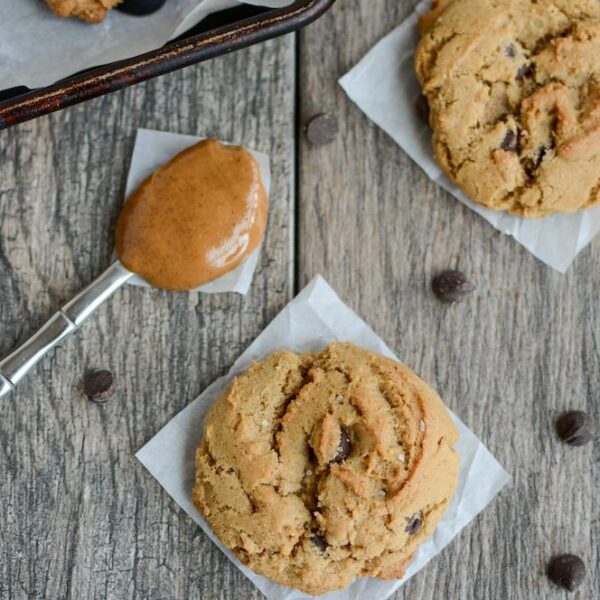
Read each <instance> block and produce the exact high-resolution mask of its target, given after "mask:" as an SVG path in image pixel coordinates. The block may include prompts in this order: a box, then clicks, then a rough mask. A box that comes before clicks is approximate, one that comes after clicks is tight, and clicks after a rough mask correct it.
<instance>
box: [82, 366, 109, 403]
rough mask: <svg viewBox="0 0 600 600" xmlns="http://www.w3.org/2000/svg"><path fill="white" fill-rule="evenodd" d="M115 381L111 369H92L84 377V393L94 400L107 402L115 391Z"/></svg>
mask: <svg viewBox="0 0 600 600" xmlns="http://www.w3.org/2000/svg"><path fill="white" fill-rule="evenodd" d="M114 383H115V378H114V376H113V374H112V373H111V372H110V371H106V370H100V371H90V372H89V373H86V374H85V377H84V379H83V393H84V394H85V395H86V396H87V397H88V399H89V400H92V401H93V402H106V401H107V400H108V399H109V398H110V397H111V396H112V395H113V393H114V391H115V385H114Z"/></svg>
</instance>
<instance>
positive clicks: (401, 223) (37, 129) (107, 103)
mask: <svg viewBox="0 0 600 600" xmlns="http://www.w3.org/2000/svg"><path fill="white" fill-rule="evenodd" d="M410 6H411V3H410V2H408V1H406V0H405V1H404V2H397V1H395V0H378V1H377V2H373V1H372V0H340V1H339V2H338V4H337V5H336V6H334V8H333V10H332V11H331V13H329V14H328V15H326V16H325V17H324V18H323V19H322V20H321V21H319V22H317V23H316V24H314V25H312V26H311V27H310V28H308V29H307V30H306V31H305V32H303V33H302V34H301V35H300V36H299V44H298V45H296V43H295V39H294V38H292V37H287V38H284V39H280V40H276V41H273V42H269V43H268V44H265V45H262V46H260V47H255V48H251V49H249V50H245V51H242V52H240V53H237V54H233V55H231V56H228V57H224V58H219V59H217V60H214V61H212V62H211V63H208V64H205V65H200V66H197V67H191V68H188V69H186V70H184V71H182V72H179V73H174V74H171V75H168V76H165V77H163V78H161V79H158V80H155V81H153V82H150V83H147V84H143V85H140V86H137V87H135V88H133V89H130V90H127V91H124V92H121V93H118V94H113V95H112V96H108V97H105V98H102V99H98V100H95V101H92V102H89V103H87V104H85V105H82V106H79V107H74V108H72V109H68V110H66V111H63V112H61V113H57V114H55V115H51V116H50V117H47V118H43V119H40V120H37V121H34V122H31V123H27V124H24V125H22V126H20V127H17V128H14V129H11V130H8V131H3V132H0V283H1V285H0V327H1V328H2V337H1V338H0V355H4V354H5V353H6V352H8V351H9V350H10V349H11V348H12V347H13V346H14V344H15V343H17V342H19V341H21V340H23V339H25V338H26V337H27V336H28V335H29V334H31V333H32V332H33V331H34V330H35V329H36V327H37V326H38V325H40V324H41V323H42V322H43V321H44V320H45V319H46V318H47V317H48V316H49V315H50V314H52V312H53V311H54V310H55V309H56V307H57V306H59V305H60V304H61V303H62V302H64V301H65V300H67V299H68V298H70V297H71V296H72V294H73V293H75V292H76V291H77V290H79V289H80V288H81V287H83V286H84V285H85V284H86V283H88V282H89V281H91V280H92V279H93V278H94V277H95V276H96V275H97V274H99V273H100V272H101V271H102V270H103V269H104V268H105V267H106V266H107V265H108V264H109V261H110V257H111V237H110V236H111V232H112V228H113V226H114V222H115V219H116V216H117V214H118V209H119V206H120V203H121V198H122V192H123V189H124V182H125V176H126V172H127V164H128V160H129V156H130V152H131V148H132V146H133V140H134V132H135V129H136V128H137V127H150V128H157V129H164V130H170V131H178V132H182V133H192V134H207V135H215V136H218V137H222V138H225V139H231V140H235V141H239V142H242V143H245V144H248V145H250V146H252V147H255V148H257V149H259V150H262V151H264V152H267V153H269V154H271V156H272V157H273V163H272V167H273V172H274V188H273V196H272V208H271V215H270V225H269V233H268V238H267V242H266V248H265V252H264V253H263V255H262V259H261V265H260V268H259V270H258V272H257V275H256V278H255V281H254V285H253V288H252V291H251V292H250V294H249V296H248V297H247V298H245V299H241V298H239V297H237V296H235V295H221V296H215V297H208V296H202V297H196V296H187V295H182V294H176V295H173V294H167V293H162V292H156V291H154V292H152V291H147V290H140V289H135V288H129V289H125V290H122V291H121V292H119V294H118V295H117V296H116V297H115V298H114V299H113V300H112V301H111V302H110V304H109V305H107V306H105V307H103V308H102V309H101V311H100V312H99V313H98V314H97V315H96V316H95V318H94V319H92V320H91V321H90V322H89V323H87V324H86V326H85V328H84V329H83V331H82V332H80V333H79V334H78V335H77V336H76V337H75V338H73V339H71V340H70V341H68V342H67V343H66V344H65V346H64V347H63V348H62V349H61V350H60V351H58V352H57V353H56V354H55V355H54V356H53V357H51V358H49V359H47V360H46V361H44V363H43V364H42V365H40V366H39V368H38V369H36V371H35V372H34V373H32V375H31V377H29V378H28V379H27V380H26V381H25V382H23V384H21V385H20V387H19V390H18V392H17V394H16V395H15V396H14V397H13V398H12V399H10V400H9V401H7V402H4V403H3V405H2V406H1V407H0V598H1V599H4V598H8V599H11V600H12V599H19V600H20V599H21V598H28V599H29V598H33V599H37V598H40V599H41V598H44V599H46V598H48V599H51V600H53V599H63V598H69V599H71V598H72V599H77V600H79V599H82V598H85V599H88V598H90V599H91V598H94V599H95V598H98V599H104V598H111V599H113V598H115V599H129V598H152V599H159V598H160V599H162V598H165V599H175V598H178V599H179V598H181V599H186V600H188V599H189V600H192V599H196V598H200V599H202V600H213V599H214V600H216V599H223V600H224V599H235V600H238V599H242V598H244V599H245V598H248V599H259V598H261V597H262V596H261V594H260V593H259V592H257V591H256V590H255V589H254V588H253V586H252V585H251V584H250V583H249V582H248V581H247V580H246V578H245V577H244V576H243V575H242V574H241V573H240V572H239V571H237V569H235V568H234V567H233V566H232V565H231V564H230V563H229V562H228V560H227V559H226V558H225V557H224V556H223V555H222V554H221V553H220V551H219V550H217V548H216V547H215V546H214V545H213V544H212V543H211V542H210V541H209V540H208V538H207V537H206V536H205V535H204V534H203V533H202V532H201V530H200V529H199V528H198V527H197V526H195V525H194V523H193V522H192V521H191V520H190V519H189V518H188V517H187V516H186V515H185V514H184V513H183V512H182V511H181V510H180V509H179V508H178V507H177V506H176V505H175V504H174V502H173V501H172V500H171V499H170V498H169V497H168V496H167V495H166V493H165V492H164V491H163V490H162V489H161V488H160V486H159V485H158V484H157V483H156V482H155V481H154V479H153V478H152V477H151V476H150V475H149V474H148V473H147V472H146V471H145V470H144V468H143V467H142V466H141V465H140V464H139V463H137V461H136V459H135V458H134V452H135V451H136V450H137V449H138V448H140V447H141V446H142V445H143V444H144V443H145V442H146V441H147V440H148V439H149V438H150V437H152V435H153V434H154V433H155V432H156V431H157V430H158V429H159V428H160V427H161V426H162V425H164V424H165V423H166V422H167V421H169V419H170V418H171V417H172V416H173V415H175V414H176V413H177V412H178V411H179V410H180V409H181V408H183V407H184V406H185V405H187V404H188V403H189V401H190V400H192V399H193V398H194V397H195V396H196V395H197V394H198V392H200V391H201V390H202V389H203V388H204V387H205V386H206V385H207V384H208V383H210V382H211V381H212V380H213V379H214V378H216V377H217V376H219V375H221V374H223V373H224V372H226V370H227V369H228V368H229V366H230V365H231V364H232V362H233V361H234V359H235V358H236V357H237V355H238V354H239V353H240V352H241V350H242V349H243V348H244V347H245V346H247V345H248V343H249V342H250V341H251V340H252V339H253V338H254V337H255V336H256V335H257V333H258V332H259V331H260V330H261V329H262V328H263V327H264V326H265V325H266V324H267V323H268V322H269V321H270V320H271V318H272V317H273V316H274V315H275V314H276V313H277V312H278V311H279V310H280V309H281V308H282V307H283V306H284V304H285V303H286V302H287V301H288V300H289V299H290V298H291V297H292V295H293V293H294V291H297V290H298V289H299V287H300V286H303V285H304V284H305V283H306V282H307V281H308V280H309V279H310V278H311V277H312V276H313V275H314V274H315V273H317V272H320V273H322V274H323V275H324V276H325V277H326V278H327V279H328V280H329V281H330V282H331V283H332V284H333V285H334V287H335V288H336V289H337V290H338V292H339V293H340V295H341V297H342V298H343V299H344V300H345V301H347V302H348V303H349V304H350V305H351V306H352V307H353V308H354V309H355V310H357V311H358V312H359V313H360V314H361V315H362V316H364V318H365V319H366V320H367V321H368V322H369V323H370V324H371V325H372V326H373V328H374V329H375V330H376V331H377V332H378V333H379V334H380V335H381V336H382V337H383V338H384V339H385V340H386V342H387V343H388V344H389V345H390V346H391V347H392V348H394V349H395V350H396V352H397V353H398V354H399V355H400V356H401V357H403V359H404V360H405V361H406V362H407V363H408V364H409V365H411V366H412V367H413V368H415V369H416V370H417V371H418V372H420V373H421V374H422V375H423V376H424V377H425V378H426V379H429V380H430V381H431V382H432V383H434V384H435V385H436V386H437V388H438V389H439V391H440V392H441V393H442V395H443V396H444V398H445V399H446V401H447V402H448V404H449V405H450V406H451V407H452V408H453V409H454V410H455V411H456V412H457V413H458V414H459V415H460V416H461V417H462V418H463V420H464V421H465V422H466V423H467V424H468V425H469V426H470V427H471V428H472V429H474V431H475V432H476V433H477V434H478V435H479V436H480V437H481V438H482V439H483V440H484V441H485V442H486V443H487V444H488V446H489V447H490V449H491V450H492V451H493V452H494V453H495V454H496V455H497V456H498V457H499V459H500V460H501V461H502V463H503V464H504V465H505V466H506V467H507V469H508V470H509V471H510V472H511V473H512V474H513V476H514V478H515V483H514V486H513V488H512V489H509V490H505V491H504V492H503V493H502V494H501V496H500V497H499V498H498V499H497V500H495V501H494V502H493V504H492V505H491V506H490V507H489V508H488V509H487V510H486V511H485V513H484V514H483V515H482V516H480V517H479V518H478V519H477V520H476V522H475V523H474V524H473V525H471V526H470V527H469V528H468V529H467V530H465V531H464V532H463V533H461V535H460V536H459V537H458V539H457V540H456V541H455V542H454V543H453V544H452V545H451V547H450V548H448V549H446V550H445V551H444V553H443V554H442V555H441V556H440V557H439V558H438V559H437V560H435V561H434V562H433V563H431V564H430V565H429V566H428V567H427V568H426V569H425V570H424V571H423V572H422V573H421V574H420V575H419V576H417V577H415V578H414V579H413V580H412V581H411V582H410V583H409V584H408V585H407V586H406V587H405V588H404V589H403V590H401V591H400V592H398V594H397V595H396V597H395V598H396V599H397V600H400V599H408V598H419V599H421V600H429V599H430V600H434V599H435V600H438V599H444V600H446V599H448V600H454V599H461V600H462V599H469V600H471V599H474V600H479V599H493V600H496V599H498V600H504V599H507V600H513V599H514V600H516V599H521V598H523V599H537V598H551V599H552V598H561V597H565V596H563V595H562V594H561V593H560V592H559V591H557V590H556V589H555V588H552V587H551V586H550V585H549V584H548V583H547V581H546V579H545V577H544V575H543V567H544V562H545V560H546V559H547V558H548V557H549V556H550V555H551V554H552V553H554V552H558V551H573V552H576V553H579V554H581V555H582V556H583V557H584V558H585V560H586V563H587V565H588V568H589V570H590V572H589V574H588V578H587V581H586V584H585V585H584V586H583V587H582V589H581V590H580V592H578V593H576V594H572V595H571V596H569V597H570V598H578V599H581V600H584V599H585V600H587V599H589V598H597V597H600V573H599V572H598V568H599V567H598V565H599V564H600V556H599V554H598V548H599V547H600V539H599V538H600V531H599V529H600V497H599V494H598V489H599V483H600V468H599V464H600V460H599V459H600V456H599V452H600V451H599V449H598V444H596V445H595V446H593V447H592V446H588V447H586V448H582V449H572V448H569V447H565V446H562V445H560V444H558V443H557V441H556V439H555V437H554V436H553V434H552V431H551V425H552V419H553V418H554V417H555V415H556V414H557V412H559V411H560V410H562V409H563V408H567V407H577V408H586V409H587V410H589V411H590V412H591V413H592V414H593V415H594V416H595V417H596V419H598V416H599V415H598V408H597V402H596V399H597V398H598V397H599V396H600V311H599V310H598V306H597V303H598V298H599V297H600V269H599V268H598V264H599V263H600V240H596V241H595V242H594V243H593V244H592V245H591V247H590V248H589V249H587V250H586V251H584V252H583V253H582V254H581V256H580V257H579V258H578V260H577V262H576V263H575V265H574V266H573V268H572V269H571V270H570V271H569V272H568V274H567V275H564V276H563V275H559V274H557V273H554V272H553V271H551V270H550V269H549V268H547V267H545V266H543V265H542V264H540V263H539V262H537V261H536V260H535V259H534V258H533V257H532V256H531V255H529V254H528V253H527V252H526V251H525V250H523V249H522V248H521V247H520V246H518V245H517V244H516V243H515V242H514V241H513V240H511V239H509V238H506V237H504V236H501V235H500V234H498V233H497V232H495V230H493V229H492V228H491V227H490V226H489V225H487V224H486V223H485V222H484V221H482V220H481V219H480V218H479V217H477V216H476V215H475V214H474V213H472V212H470V211H469V210H468V209H466V208H465V207H463V206H462V205H459V204H458V203H456V202H455V201H453V200H452V199H451V198H449V197H448V195H447V194H446V193H445V192H443V191H441V190H440V189H439V188H437V187H436V186H435V185H434V184H432V183H431V182H429V181H428V180H427V178H426V176H425V175H424V174H423V173H422V172H421V171H420V170H419V169H418V168H417V167H415V166H414V165H413V164H412V163H411V161H410V159H409V158H408V157H407V156H405V155H404V154H403V152H402V151H401V150H399V149H398V148H397V146H396V145H395V144H394V143H393V142H392V141H391V140H390V139H389V138H387V136H386V135H385V134H383V133H382V132H381V131H379V130H378V129H377V128H376V127H375V126H374V125H373V124H372V123H370V122H369V121H368V120H367V119H366V118H365V117H364V116H363V115H362V114H361V113H360V112H359V111H358V109H356V107H354V106H353V105H352V104H351V103H350V102H349V101H348V100H347V99H346V98H345V97H344V94H343V92H342V91H341V89H340V88H339V87H338V86H337V84H336V80H337V78H338V77H339V76H340V75H341V74H343V73H344V72H345V71H346V70H347V69H348V68H349V67H350V66H351V65H353V64H354V63H355V62H356V61H357V60H358V59H359V58H360V57H361V56H362V55H363V53H364V52H365V51H366V50H367V49H368V48H369V47H370V46H371V45H372V44H373V43H374V42H375V41H376V40H377V39H378V38H379V37H381V36H382V35H383V34H385V33H386V32H387V31H389V30H390V29H391V27H392V26H393V24H394V23H396V22H399V21H400V20H401V19H402V18H403V17H404V16H405V15H406V14H408V12H409V10H410ZM297 61H299V62H298V64H299V65H300V69H299V73H296V64H297ZM296 89H297V90H298V100H299V103H300V105H299V107H297V105H296V101H297V98H296ZM297 108H299V113H300V114H299V118H297V114H296V110H297ZM322 111H330V112H332V113H333V114H335V115H336V116H337V117H338V119H339V121H340V127H341V131H340V135H339V136H338V138H337V140H336V141H335V142H334V143H333V144H331V145H329V146H326V147H322V148H314V147H309V146H308V145H307V144H306V142H305V140H304V138H303V135H302V127H301V126H302V123H303V122H304V121H305V120H306V118H308V117H309V116H310V115H312V114H314V113H316V112H322ZM296 141H299V146H298V148H299V155H298V156H296ZM296 173H297V177H296ZM448 266H459V267H460V268H462V269H463V270H465V271H466V272H468V273H469V274H471V275H472V277H473V278H474V279H475V280H476V281H477V284H478V290H477V293H476V294H475V295H474V296H473V297H472V298H470V299H469V300H468V301H466V302H465V303H464V304H461V305H458V306H455V307H451V308H447V307H444V306H441V305H440V304H438V303H437V302H436V301H435V300H434V299H433V298H432V296H431V294H430V292H429V280H430V277H431V275H432V274H433V273H435V272H436V270H438V269H442V268H445V267H448ZM94 367H103V368H109V369H111V370H113V371H115V373H116V374H117V376H118V381H119V391H118V394H117V396H116V397H115V398H113V399H112V400H111V402H109V403H108V404H107V405H105V406H98V405H95V404H92V403H89V402H87V401H86V400H85V399H84V398H82V396H81V394H80V392H79V391H78V389H77V386H78V384H79V382H80V380H81V377H82V375H83V373H84V372H85V370H86V369H88V368H94ZM365 600H367V599H365Z"/></svg>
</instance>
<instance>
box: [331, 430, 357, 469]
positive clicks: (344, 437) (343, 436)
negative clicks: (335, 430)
mask: <svg viewBox="0 0 600 600" xmlns="http://www.w3.org/2000/svg"><path fill="white" fill-rule="evenodd" d="M351 450H352V442H351V441H350V436H349V435H348V432H347V431H346V430H345V429H344V428H343V427H342V428H341V429H340V443H339V446H338V447H337V452H336V455H335V456H334V457H333V458H332V459H331V462H332V463H338V462H342V461H343V460H346V459H347V458H348V455H349V454H350V452H351Z"/></svg>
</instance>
